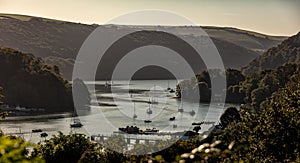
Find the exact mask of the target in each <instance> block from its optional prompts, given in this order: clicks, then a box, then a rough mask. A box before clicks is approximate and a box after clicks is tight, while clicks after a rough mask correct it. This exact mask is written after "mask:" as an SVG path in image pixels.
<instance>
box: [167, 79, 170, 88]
mask: <svg viewBox="0 0 300 163" xmlns="http://www.w3.org/2000/svg"><path fill="white" fill-rule="evenodd" d="M170 90H171V88H170V82H169V80H168V87H167V91H170Z"/></svg>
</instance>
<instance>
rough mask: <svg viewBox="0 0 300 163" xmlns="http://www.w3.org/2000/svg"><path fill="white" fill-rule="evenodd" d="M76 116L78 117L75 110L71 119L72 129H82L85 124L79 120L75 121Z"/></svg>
mask: <svg viewBox="0 0 300 163" xmlns="http://www.w3.org/2000/svg"><path fill="white" fill-rule="evenodd" d="M75 115H76V111H75V110H74V113H73V116H72V118H71V124H70V127H71V128H80V127H82V126H83V124H82V123H81V122H80V121H79V120H77V121H75V119H74V117H75Z"/></svg>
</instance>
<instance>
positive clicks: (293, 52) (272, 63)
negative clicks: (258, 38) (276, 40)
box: [242, 32, 300, 75]
mask: <svg viewBox="0 0 300 163" xmlns="http://www.w3.org/2000/svg"><path fill="white" fill-rule="evenodd" d="M299 56H300V32H299V33H298V34H296V35H294V36H292V37H289V38H288V39H286V40H284V41H283V42H282V43H281V44H280V45H278V46H277V47H273V48H271V49H269V50H268V51H267V52H265V53H264V54H262V55H260V56H259V57H257V58H256V59H254V60H253V61H251V62H250V63H249V64H248V65H247V66H246V67H244V68H243V69H242V71H243V74H247V75H250V74H253V73H257V72H259V71H264V70H272V69H276V68H277V67H279V66H283V65H284V64H285V63H288V62H297V61H298V60H299Z"/></svg>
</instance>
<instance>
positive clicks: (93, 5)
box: [0, 0, 300, 36]
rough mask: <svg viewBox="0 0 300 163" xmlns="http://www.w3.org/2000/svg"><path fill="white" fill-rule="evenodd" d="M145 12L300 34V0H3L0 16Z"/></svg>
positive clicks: (96, 17) (70, 17) (101, 19)
mask: <svg viewBox="0 0 300 163" xmlns="http://www.w3.org/2000/svg"><path fill="white" fill-rule="evenodd" d="M145 9H158V10H167V11H171V12H173V13H176V14H179V15H182V16H184V17H186V18H188V19H190V20H192V21H193V22H194V23H195V24H197V25H201V26H222V27H236V28H240V29H245V30H251V31H255V32H259V33H264V34H269V35H285V36H290V35H294V34H296V33H298V32H299V31H300V0H108V1H107V0H105V1H104V0H0V13H12V14H23V15H31V16H39V17H46V18H52V19H58V20H66V21H72V22H80V23H86V24H93V23H95V24H105V23H106V22H108V21H109V20H111V19H112V18H114V17H117V16H119V15H122V14H125V13H128V12H132V11H137V10H145ZM178 25H184V24H178Z"/></svg>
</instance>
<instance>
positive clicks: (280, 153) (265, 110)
mask: <svg viewBox="0 0 300 163" xmlns="http://www.w3.org/2000/svg"><path fill="white" fill-rule="evenodd" d="M299 80H300V74H296V75H294V76H293V77H292V78H291V82H289V83H288V84H287V85H286V87H285V88H281V89H279V90H278V91H277V92H275V93H274V94H273V95H272V97H271V98H270V99H269V100H266V101H265V102H263V104H262V105H261V106H260V111H259V112H257V113H256V114H252V113H249V112H247V111H246V110H244V111H242V112H241V114H242V120H241V122H239V123H234V124H230V125H229V126H228V127H227V128H226V130H225V132H224V134H222V135H221V136H220V138H221V139H222V140H223V141H224V142H227V143H229V142H231V141H235V142H236V143H237V144H241V145H246V146H247V148H248V149H247V150H240V151H238V152H236V153H234V154H233V156H232V158H235V159H238V158H244V159H245V160H249V161H253V162H257V161H262V162H299V161H300V157H299V156H300V151H299V149H300V131H299V128H300V110H299V109H300V100H299V99H300V84H299V83H298V81H299Z"/></svg>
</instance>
